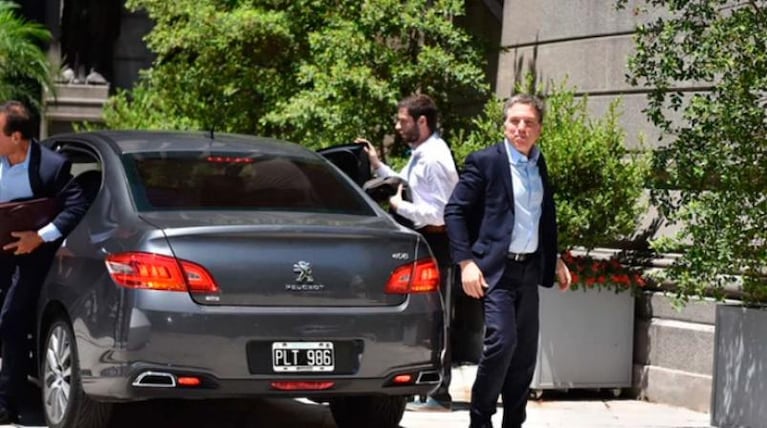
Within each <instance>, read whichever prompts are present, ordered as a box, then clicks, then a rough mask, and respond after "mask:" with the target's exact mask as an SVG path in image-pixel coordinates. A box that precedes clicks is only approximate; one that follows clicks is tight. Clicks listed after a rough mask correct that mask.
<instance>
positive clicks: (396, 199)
mask: <svg viewBox="0 0 767 428" xmlns="http://www.w3.org/2000/svg"><path fill="white" fill-rule="evenodd" d="M401 203H402V185H401V184H400V185H399V186H397V193H395V194H394V195H393V196H392V197H391V198H389V206H390V207H391V209H393V210H394V211H395V212H396V211H397V208H399V205H400V204H401Z"/></svg>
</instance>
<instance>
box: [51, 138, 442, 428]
mask: <svg viewBox="0 0 767 428" xmlns="http://www.w3.org/2000/svg"><path fill="white" fill-rule="evenodd" d="M44 144H46V145H48V146H49V147H51V148H53V149H54V150H57V151H59V152H61V153H63V154H65V155H67V156H68V157H69V158H70V159H71V160H72V162H73V173H74V174H75V180H77V181H78V182H79V184H80V185H81V186H82V187H83V188H84V189H85V191H86V194H87V195H88V198H89V199H90V200H91V201H92V204H91V206H90V209H89V211H88V213H87V214H86V217H85V218H84V219H83V221H82V222H81V223H80V224H79V226H78V227H77V228H76V229H75V230H74V231H73V232H72V233H71V234H70V235H69V236H68V237H67V239H66V240H65V242H64V243H63V245H62V246H61V248H60V249H59V252H58V254H57V257H56V259H55V262H54V264H53V266H52V267H51V270H50V272H49V274H48V277H47V280H46V282H45V284H44V285H43V289H42V292H41V296H40V303H39V311H38V338H39V343H38V350H37V355H38V356H39V358H38V359H39V361H40V366H39V367H40V373H39V378H40V381H41V384H42V395H43V401H44V409H45V416H46V419H47V422H48V424H49V425H50V426H51V427H56V428H69V427H78V428H97V427H103V426H107V425H108V420H109V415H110V411H111V410H112V409H113V407H114V406H118V405H120V403H125V402H130V401H137V400H152V399H162V398H175V399H179V398H181V399H214V398H224V397H257V396H277V397H309V398H311V399H313V400H315V401H318V402H328V403H329V406H330V409H331V411H332V414H333V416H334V418H335V420H336V423H337V425H338V426H339V427H342V428H343V427H360V426H370V427H387V428H388V427H396V426H398V422H399V420H400V419H401V417H402V414H403V411H404V406H405V397H407V396H411V395H416V394H427V393H428V392H430V391H431V390H432V389H433V388H434V387H435V386H436V385H437V384H438V383H439V381H440V370H439V367H440V357H441V355H440V354H441V350H442V348H443V343H442V341H443V334H442V328H443V326H442V323H443V320H442V306H441V302H440V295H439V287H438V284H439V272H438V268H437V265H436V262H435V260H434V259H433V257H432V254H431V252H430V250H429V248H428V246H427V245H426V243H425V241H424V240H423V238H422V237H421V236H420V235H419V234H417V233H415V232H413V231H410V230H408V229H406V228H403V227H401V226H399V225H398V224H397V223H395V222H394V221H393V220H392V219H391V218H390V216H389V215H387V214H386V212H384V211H382V210H381V209H380V208H379V207H378V205H377V204H376V203H374V202H373V201H372V200H371V199H370V198H369V197H368V196H367V195H366V194H365V193H364V192H363V191H362V190H361V189H360V186H359V184H361V183H360V181H362V178H361V175H360V174H362V175H363V176H364V174H365V173H367V172H368V167H367V165H366V164H360V163H359V162H357V161H360V162H361V160H362V159H363V158H365V156H358V154H357V153H354V152H353V150H354V148H353V147H346V148H344V147H341V148H336V149H333V150H330V151H329V152H328V153H326V154H327V156H328V158H330V159H333V160H334V161H335V162H336V163H337V164H338V165H340V166H341V168H344V169H345V172H344V171H342V169H341V168H339V167H338V166H336V165H335V164H334V163H332V162H330V161H329V160H328V158H325V157H323V156H322V155H320V154H317V153H314V152H311V151H309V150H307V149H305V148H302V147H301V146H298V145H295V144H290V143H286V142H280V141H276V140H269V139H264V138H256V137H248V136H237V135H213V134H212V133H210V134H203V133H168V132H132V131H130V132H129V131H122V132H118V131H115V132H93V133H81V134H71V135H63V136H56V137H53V138H50V139H48V140H47V141H45V142H44Z"/></svg>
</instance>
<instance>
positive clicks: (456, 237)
mask: <svg viewBox="0 0 767 428" xmlns="http://www.w3.org/2000/svg"><path fill="white" fill-rule="evenodd" d="M503 111H504V133H505V136H506V138H505V140H504V141H503V142H502V143H499V144H497V145H494V146H492V147H489V148H487V149H484V150H480V151H478V152H475V153H472V154H471V155H469V156H468V157H467V158H466V163H465V167H464V170H463V172H462V174H461V177H460V180H459V181H458V185H457V186H456V188H455V190H454V191H453V194H452V196H451V197H450V200H449V202H448V203H447V206H446V207H445V223H446V224H447V232H448V237H449V239H450V249H451V254H452V257H453V261H455V262H456V263H458V264H459V265H460V266H461V282H462V285H463V289H464V291H465V292H466V294H467V295H469V296H471V297H474V298H477V299H483V304H484V309H485V338H484V347H483V350H482V356H481V358H480V362H479V366H478V368H477V377H476V379H475V381H474V386H473V387H472V391H471V392H472V395H471V409H470V415H471V425H470V427H471V428H480V427H483V428H486V427H491V426H492V424H491V420H490V419H491V416H492V415H493V414H494V413H495V408H496V403H497V401H498V396H499V395H502V397H503V427H504V428H514V427H521V426H522V423H523V422H524V420H525V417H526V414H525V407H526V404H527V396H528V393H529V387H530V382H531V381H532V377H533V372H534V370H535V360H536V354H537V348H538V286H539V285H542V286H544V287H551V286H552V285H553V284H554V277H555V273H556V276H557V277H558V280H559V284H560V287H561V288H562V289H567V288H568V287H569V286H570V273H569V271H568V269H567V266H565V265H564V263H562V262H561V260H559V259H558V257H557V252H558V251H557V224H556V213H555V207H554V198H553V195H552V190H551V186H550V184H549V177H548V174H547V171H546V162H545V161H544V158H543V155H542V154H541V152H540V151H539V150H538V148H537V147H536V143H537V141H538V137H539V136H540V134H541V125H542V123H541V122H542V119H543V103H542V102H541V101H540V100H539V99H537V98H535V97H532V96H529V95H517V96H514V97H512V98H511V99H509V101H507V102H506V104H505V106H504V109H503Z"/></svg>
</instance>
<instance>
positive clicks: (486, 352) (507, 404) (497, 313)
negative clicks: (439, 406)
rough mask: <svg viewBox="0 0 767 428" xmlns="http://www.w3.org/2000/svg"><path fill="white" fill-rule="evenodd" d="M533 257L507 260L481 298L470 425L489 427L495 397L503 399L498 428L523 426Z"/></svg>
mask: <svg viewBox="0 0 767 428" xmlns="http://www.w3.org/2000/svg"><path fill="white" fill-rule="evenodd" d="M539 279H540V263H539V261H538V258H537V257H533V258H531V259H528V260H526V261H524V262H514V261H507V263H506V268H505V272H504V274H503V276H502V278H501V281H500V282H499V283H498V284H495V285H494V286H492V287H491V288H490V289H489V290H488V291H487V294H486V295H485V297H484V306H485V339H484V349H483V351H482V357H481V359H480V361H479V366H478V367H477V378H476V380H475V381H474V386H473V387H472V390H471V409H470V415H471V426H472V427H485V426H487V427H489V426H491V425H490V417H491V416H492V415H493V414H494V413H495V409H496V403H497V402H498V396H499V395H501V396H502V397H503V428H514V427H520V426H521V425H522V422H524V420H525V417H526V413H525V407H526V405H527V397H528V394H529V388H530V382H531V381H532V379H533V373H534V371H535V360H536V355H537V353H538V324H539V323H538V282H539Z"/></svg>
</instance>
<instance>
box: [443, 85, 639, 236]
mask: <svg viewBox="0 0 767 428" xmlns="http://www.w3.org/2000/svg"><path fill="white" fill-rule="evenodd" d="M526 92H527V91H526ZM541 97H542V98H544V99H545V100H546V113H545V116H544V119H543V133H542V134H541V138H540V141H539V145H540V147H541V151H542V152H543V153H544V155H545V157H546V164H547V166H548V169H549V175H550V178H551V184H552V187H553V188H554V200H555V202H556V204H557V223H558V230H559V240H560V247H561V248H562V249H570V248H572V247H574V246H582V247H585V248H587V249H592V248H594V247H597V246H599V245H608V244H611V243H613V242H615V241H617V240H620V239H625V238H628V237H630V236H631V235H632V234H633V233H634V232H635V230H636V227H637V220H638V218H639V215H640V213H641V212H642V211H643V208H644V206H643V205H642V204H641V203H640V197H641V195H642V191H643V184H644V181H645V178H646V172H647V162H646V161H645V159H644V157H643V156H641V155H638V154H634V153H630V152H629V151H627V150H626V148H625V144H624V143H625V134H624V132H623V130H622V129H621V127H620V126H619V125H618V119H619V118H620V112H619V106H620V100H616V101H614V102H613V103H611V104H610V107H609V109H608V110H607V112H606V113H605V115H604V116H603V117H601V118H599V117H592V116H591V115H590V114H589V110H588V98H587V97H576V96H575V94H574V90H573V89H571V88H568V87H567V86H566V85H565V84H564V83H563V84H560V85H552V87H551V89H549V90H548V93H547V94H541ZM502 140H503V102H502V101H501V100H498V99H492V100H490V101H489V102H488V103H487V104H486V106H485V110H484V112H483V114H482V115H480V116H479V117H477V118H475V119H474V121H473V129H472V131H471V132H469V133H468V134H466V137H465V138H463V139H461V140H460V144H459V145H458V146H457V147H456V148H455V149H454V153H455V155H456V161H457V162H458V163H459V164H462V163H463V161H464V159H465V158H466V156H467V155H468V154H469V153H471V152H472V151H475V150H478V149H481V148H483V147H487V146H489V145H491V144H495V143H497V142H499V141H502Z"/></svg>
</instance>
